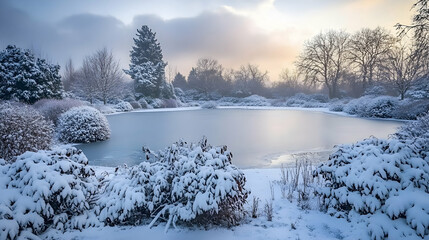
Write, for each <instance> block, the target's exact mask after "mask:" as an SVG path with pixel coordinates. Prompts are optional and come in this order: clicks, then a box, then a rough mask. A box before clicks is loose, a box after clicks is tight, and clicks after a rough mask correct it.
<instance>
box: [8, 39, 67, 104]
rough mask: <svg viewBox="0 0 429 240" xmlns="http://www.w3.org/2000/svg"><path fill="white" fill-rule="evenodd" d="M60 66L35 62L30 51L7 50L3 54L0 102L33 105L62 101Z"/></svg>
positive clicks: (10, 48) (41, 60)
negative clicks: (10, 101) (59, 99)
mask: <svg viewBox="0 0 429 240" xmlns="http://www.w3.org/2000/svg"><path fill="white" fill-rule="evenodd" d="M59 70H60V66H59V65H55V64H50V63H48V62H47V61H46V60H45V59H41V58H36V57H35V56H34V54H33V53H32V52H31V51H30V50H28V49H24V50H22V49H20V48H18V47H16V46H11V45H9V46H7V47H6V49H5V50H3V51H2V52H0V99H3V100H11V99H12V100H18V101H21V102H25V103H34V102H36V101H38V100H40V99H42V98H61V97H62V93H63V85H62V82H61V76H60V74H59Z"/></svg>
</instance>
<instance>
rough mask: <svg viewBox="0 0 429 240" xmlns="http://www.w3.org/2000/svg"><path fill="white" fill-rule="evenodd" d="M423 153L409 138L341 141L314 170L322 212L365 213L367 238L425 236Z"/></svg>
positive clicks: (427, 195) (428, 217)
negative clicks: (319, 183)
mask: <svg viewBox="0 0 429 240" xmlns="http://www.w3.org/2000/svg"><path fill="white" fill-rule="evenodd" d="M428 155H429V153H428V152H425V151H422V149H421V148H420V145H419V144H414V142H413V141H412V140H404V141H401V140H398V139H389V140H381V139H376V138H370V139H366V140H364V141H361V142H358V143H356V144H352V145H341V146H339V147H338V149H337V150H336V152H334V153H333V154H332V155H331V156H330V158H329V161H327V162H326V163H322V164H321V165H320V166H319V167H318V169H317V170H316V171H315V175H316V176H321V177H323V178H324V179H325V181H326V182H327V184H326V186H325V187H322V188H320V189H318V190H316V191H317V193H318V194H319V195H320V196H321V198H322V201H323V202H322V205H323V206H324V207H325V209H326V210H327V211H328V213H330V214H332V215H335V216H337V217H351V218H352V216H353V215H354V214H358V215H366V216H367V226H368V231H369V234H370V235H371V238H372V239H384V238H385V237H395V238H398V239H399V238H401V239H407V238H413V239H414V238H417V237H420V238H425V237H427V236H428V235H429V202H428V201H427V199H429V156H428Z"/></svg>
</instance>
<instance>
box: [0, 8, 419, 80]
mask: <svg viewBox="0 0 429 240" xmlns="http://www.w3.org/2000/svg"><path fill="white" fill-rule="evenodd" d="M154 2H155V1H145V0H143V1H134V0H132V1H112V0H105V1H83V0H78V1H50V0H41V1H37V2H36V1H27V0H23V1H14V2H12V1H0V47H1V48H4V47H5V46H6V45H8V44H15V45H17V46H20V47H24V48H31V49H33V50H34V51H35V52H36V53H38V54H41V55H42V56H43V57H47V58H48V59H50V60H51V61H53V62H56V63H59V64H61V65H63V64H64V63H65V62H66V61H67V59H68V58H72V59H73V61H74V62H75V63H76V65H79V64H80V62H81V61H82V58H83V57H84V56H86V55H88V54H91V53H93V52H94V51H96V50H97V49H100V48H102V47H107V48H108V49H111V50H112V51H113V53H114V54H115V56H116V57H117V58H118V59H119V60H120V62H121V66H122V67H123V68H126V67H127V66H128V63H129V56H128V54H129V50H130V49H131V46H132V43H133V41H132V38H133V37H134V36H135V33H136V29H137V28H140V27H141V25H148V26H149V27H150V28H152V29H153V30H154V31H155V32H156V33H157V36H158V39H159V41H160V43H161V46H162V48H163V53H164V57H165V60H166V61H168V62H169V65H170V66H171V67H172V68H177V70H178V71H181V72H183V73H184V74H186V75H187V73H188V71H189V70H190V68H191V67H192V66H193V65H194V64H195V62H196V60H197V59H198V58H200V57H213V58H216V59H218V60H219V61H220V62H221V63H222V64H223V65H224V66H225V67H232V68H237V67H239V66H240V65H242V64H246V63H248V62H249V63H253V64H258V65H259V66H260V67H261V68H263V69H265V70H268V71H269V72H270V76H271V78H272V79H273V80H275V79H277V76H278V73H279V72H280V71H281V69H282V68H284V67H290V66H292V64H293V61H294V59H295V57H296V55H297V54H298V53H299V50H300V48H301V46H302V44H303V42H304V40H305V39H307V38H309V37H311V36H312V35H314V34H317V33H318V32H320V31H322V30H326V29H330V28H343V29H347V30H355V29H358V28H359V27H361V26H366V25H361V24H360V23H359V22H363V23H365V22H369V19H366V18H362V16H365V15H364V14H363V13H362V12H361V13H360V14H359V13H356V14H355V16H352V17H350V18H347V17H345V15H347V14H351V13H353V12H354V11H365V14H367V15H366V16H367V18H371V19H370V20H371V23H372V22H374V21H375V20H374V19H373V18H375V17H376V16H375V12H376V11H378V13H379V10H380V8H382V7H386V6H390V7H392V9H393V10H392V11H393V12H391V13H390V14H391V15H392V16H390V17H389V13H386V16H388V17H386V18H385V17H384V16H383V19H384V20H380V21H378V22H377V21H375V23H372V24H371V25H369V26H378V25H381V26H384V27H387V28H389V27H390V28H392V27H391V26H393V25H394V23H396V22H398V21H403V20H404V19H408V18H409V12H408V10H409V7H408V5H409V6H411V4H404V2H405V1H402V2H400V1H398V0H390V2H389V1H388V0H373V1H371V2H370V1H369V0H345V1H342V3H341V4H338V3H339V0H326V1H323V2H324V3H325V4H323V5H321V4H320V2H322V1H320V0H317V1H316V0H303V1H302V2H300V1H297V2H299V3H293V1H291V0H286V1H278V2H275V1H272V0H266V1H263V0H253V1H243V0H233V1H226V0H225V1H221V0H220V1H216V0H208V1H197V0H185V1H173V0H161V1H156V3H154ZM179 3H180V4H179ZM353 6H354V7H353ZM337 11H338V12H340V13H339V14H338V16H343V17H344V19H343V20H342V21H339V19H335V18H334V17H335V15H333V12H337ZM395 11H397V12H395ZM399 13H402V15H401V14H399ZM360 18H361V19H360ZM363 23H362V24H363ZM392 30H393V28H392Z"/></svg>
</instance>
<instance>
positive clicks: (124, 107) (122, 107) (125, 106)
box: [115, 102, 134, 112]
mask: <svg viewBox="0 0 429 240" xmlns="http://www.w3.org/2000/svg"><path fill="white" fill-rule="evenodd" d="M115 108H116V109H117V110H118V111H120V112H129V111H132V110H133V109H134V108H133V106H131V104H130V103H129V102H120V103H118V104H116V105H115Z"/></svg>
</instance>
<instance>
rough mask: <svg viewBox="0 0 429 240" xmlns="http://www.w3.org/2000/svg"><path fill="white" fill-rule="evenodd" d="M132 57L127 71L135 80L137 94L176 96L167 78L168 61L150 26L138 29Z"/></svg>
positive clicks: (158, 96) (163, 96)
mask: <svg viewBox="0 0 429 240" xmlns="http://www.w3.org/2000/svg"><path fill="white" fill-rule="evenodd" d="M130 57H131V63H130V69H129V70H125V73H127V74H128V75H130V76H131V78H132V79H133V80H134V89H135V91H136V93H137V94H142V95H143V96H144V97H151V98H175V96H174V90H173V87H172V86H171V84H168V83H167V81H166V80H165V67H166V66H167V63H165V62H164V61H163V59H162V58H163V56H162V50H161V46H160V44H159V43H158V41H157V39H156V36H155V33H154V32H152V30H151V29H150V28H149V27H148V26H146V25H144V26H142V27H141V29H138V30H137V37H136V38H134V46H133V49H132V50H131V52H130Z"/></svg>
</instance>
